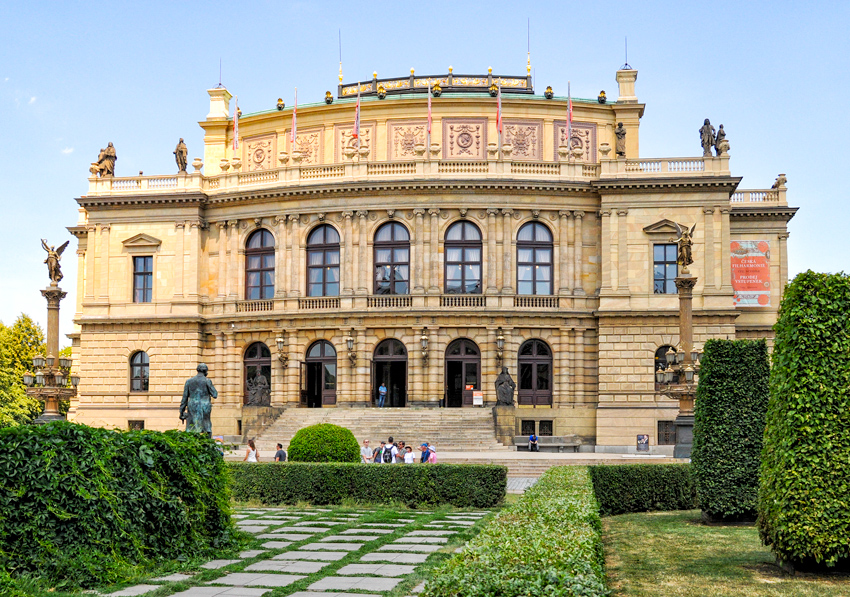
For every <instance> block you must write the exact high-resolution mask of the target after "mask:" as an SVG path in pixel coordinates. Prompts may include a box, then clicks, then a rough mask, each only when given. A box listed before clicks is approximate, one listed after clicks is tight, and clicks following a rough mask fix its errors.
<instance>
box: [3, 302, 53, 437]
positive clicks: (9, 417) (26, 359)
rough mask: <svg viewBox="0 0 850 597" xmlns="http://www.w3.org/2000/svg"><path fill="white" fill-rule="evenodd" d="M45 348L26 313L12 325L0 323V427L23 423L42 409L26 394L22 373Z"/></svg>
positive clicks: (42, 339)
mask: <svg viewBox="0 0 850 597" xmlns="http://www.w3.org/2000/svg"><path fill="white" fill-rule="evenodd" d="M44 350H45V347H44V332H43V331H42V330H41V327H40V326H39V325H38V324H36V323H35V322H34V321H33V320H32V319H31V318H30V317H29V316H28V315H25V314H23V313H22V314H21V315H20V316H19V317H18V318H17V319H16V320H15V323H14V324H12V325H11V326H5V325H3V324H2V323H0V427H13V426H16V425H24V424H26V423H29V422H30V421H32V420H33V419H34V418H36V417H37V416H38V415H39V414H40V413H41V410H42V405H41V404H40V403H39V402H38V400H36V399H35V398H32V397H30V396H27V394H26V387H25V386H24V382H23V379H22V375H23V374H24V372H26V371H28V370H30V369H31V368H32V358H33V357H34V356H35V355H36V354H38V353H42V354H44Z"/></svg>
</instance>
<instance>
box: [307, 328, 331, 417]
mask: <svg viewBox="0 0 850 597" xmlns="http://www.w3.org/2000/svg"><path fill="white" fill-rule="evenodd" d="M328 404H336V350H334V347H333V345H332V344H331V343H330V342H327V341H325V340H319V341H318V342H314V343H313V344H312V345H310V348H308V349H307V358H306V360H305V362H303V363H301V405H302V406H306V407H307V408H321V407H322V406H323V405H328Z"/></svg>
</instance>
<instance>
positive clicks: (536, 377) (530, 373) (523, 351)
mask: <svg viewBox="0 0 850 597" xmlns="http://www.w3.org/2000/svg"><path fill="white" fill-rule="evenodd" d="M518 360H519V388H518V392H517V404H530V405H533V406H550V405H551V404H552V351H551V349H550V348H549V346H548V345H547V344H546V343H545V342H543V340H529V341H527V342H525V343H524V344H523V345H522V346H520V347H519V359H518Z"/></svg>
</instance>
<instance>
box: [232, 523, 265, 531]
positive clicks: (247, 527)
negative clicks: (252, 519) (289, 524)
mask: <svg viewBox="0 0 850 597" xmlns="http://www.w3.org/2000/svg"><path fill="white" fill-rule="evenodd" d="M267 528H269V527H268V525H263V526H257V525H250V524H246V525H239V530H240V531H245V532H246V533H262V532H263V531H265V530H266V529H267Z"/></svg>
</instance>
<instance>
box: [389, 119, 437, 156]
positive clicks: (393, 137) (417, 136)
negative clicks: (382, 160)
mask: <svg viewBox="0 0 850 597" xmlns="http://www.w3.org/2000/svg"><path fill="white" fill-rule="evenodd" d="M427 127H428V123H427V121H426V120H401V121H395V122H393V121H390V122H389V123H387V133H388V134H387V145H388V147H387V156H388V157H389V159H391V160H411V159H413V158H414V157H415V156H416V152H415V150H414V148H415V147H416V145H417V144H418V143H421V144H422V145H424V144H425V143H426V138H427V136H428V132H427Z"/></svg>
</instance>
